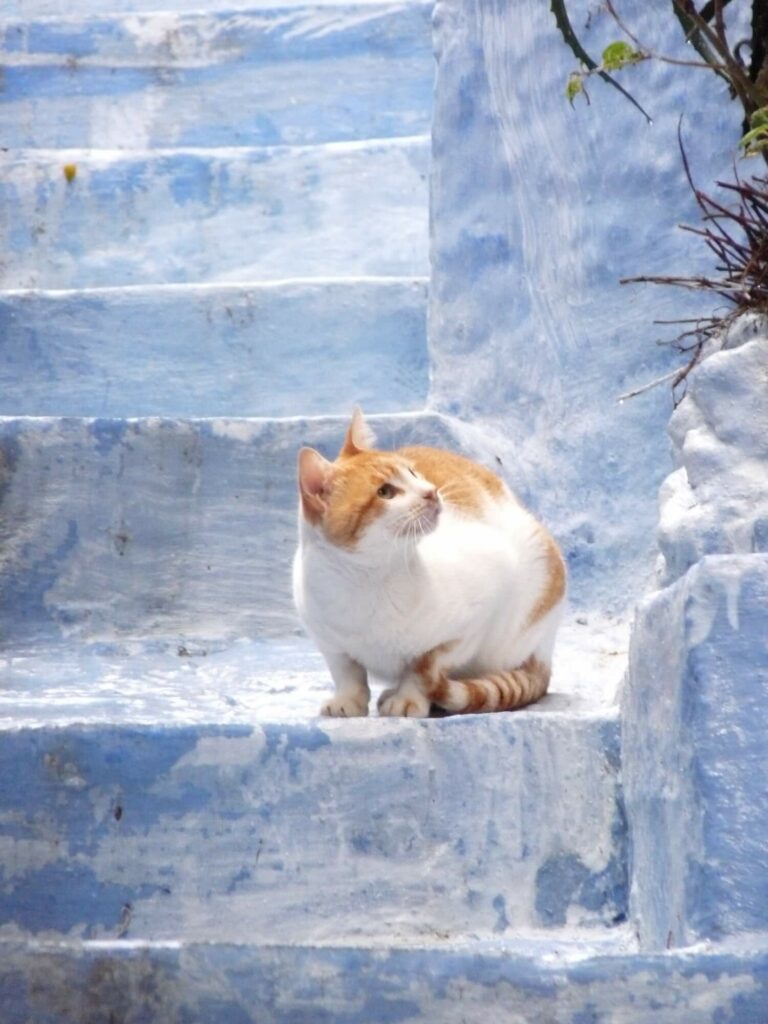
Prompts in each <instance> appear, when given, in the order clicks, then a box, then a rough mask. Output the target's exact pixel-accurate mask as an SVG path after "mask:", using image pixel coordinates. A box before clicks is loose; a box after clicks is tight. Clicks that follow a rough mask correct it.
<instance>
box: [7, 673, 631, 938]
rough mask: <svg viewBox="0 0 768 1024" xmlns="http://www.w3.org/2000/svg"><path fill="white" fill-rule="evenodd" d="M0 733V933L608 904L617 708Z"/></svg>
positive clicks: (274, 923) (180, 928)
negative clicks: (587, 715) (609, 711)
mask: <svg viewBox="0 0 768 1024" xmlns="http://www.w3.org/2000/svg"><path fill="white" fill-rule="evenodd" d="M190 700H194V693H190ZM0 751H1V752H0V759H1V760H2V767H3V770H2V773H0V780H2V781H1V782H0V799H1V800H2V807H1V808H0V815H1V816H2V817H1V820H2V821H3V823H4V833H5V836H4V839H3V846H4V856H3V863H4V884H3V887H2V891H1V892H0V922H2V925H0V936H3V937H5V938H16V937H18V936H19V935H20V934H29V935H35V936H38V937H41V938H42V937H45V938H52V937H54V935H55V934H59V935H69V936H70V937H71V938H75V937H80V938H121V937H128V938H131V939H142V940H143V939H152V940H172V939H184V940H185V941H224V942H235V943H236V942H266V943H292V942H314V941H322V942H339V941H357V940H359V938H360V937H361V936H365V937H366V938H367V939H368V940H372V939H375V938H376V937H380V938H381V939H383V940H385V941H388V942H396V941H397V940H398V939H401V940H406V939H413V938H420V939H423V940H424V941H427V942H434V941H435V940H438V941H439V940H440V938H441V936H442V937H445V936H447V935H456V934H461V933H473V932H477V933H478V934H487V935H489V936H495V937H499V936H503V935H504V934H505V933H510V934H511V933H512V932H513V931H514V930H515V929H518V928H521V927H532V928H548V927H558V926H561V925H564V924H565V923H566V922H567V923H569V924H571V925H580V926H585V927H588V926H590V925H593V926H594V925H610V924H612V923H615V922H617V921H621V920H623V919H624V916H625V913H626V899H627V891H626V871H625V850H624V823H623V815H622V810H621V798H620V793H619V787H618V781H617V774H618V723H617V722H616V721H615V720H614V721H606V720H601V719H593V720H589V719H586V720H581V721H578V720H575V719H573V718H570V719H569V718H568V717H561V716H558V715H556V714H555V715H550V716H548V715H546V714H542V713H539V712H521V713H518V714H515V715H498V716H491V717H488V718H477V717H472V718H457V719H443V720H436V721H429V722H409V721H404V720H399V721H391V722H383V721H378V720H371V721H358V722H327V721H323V722H322V723H321V722H318V723H317V724H307V725H295V726H289V725H282V726H281V725H265V726H263V727H256V728H251V727H248V726H240V727H229V728H222V727H220V726H215V727H214V726H211V727H208V728H205V727H204V728H200V729H194V728H188V729H177V730H165V729H162V728H161V727H159V726H158V727H156V728H155V729H151V728H146V729H133V730H128V729H123V730H121V729H115V728H103V729H87V730H83V729H81V728H78V727H73V728H69V729H61V730H57V729H54V730H49V729H35V730H21V731H11V732H6V733H5V735H4V737H3V742H2V745H1V747H0ZM20 778H23V779H24V780H25V782H24V786H23V787H21V786H19V785H18V782H17V780H18V779H20ZM555 797H557V799H555Z"/></svg>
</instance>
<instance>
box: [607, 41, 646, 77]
mask: <svg viewBox="0 0 768 1024" xmlns="http://www.w3.org/2000/svg"><path fill="white" fill-rule="evenodd" d="M642 57H643V55H642V54H641V53H640V52H639V51H637V50H633V49H632V47H631V46H630V45H629V43H624V42H621V41H619V42H616V43H611V44H610V46H606V48H605V49H604V50H603V67H604V68H605V69H606V70H607V71H619V70H620V69H621V68H623V67H625V66H626V65H627V64H634V63H635V62H636V61H638V60H642Z"/></svg>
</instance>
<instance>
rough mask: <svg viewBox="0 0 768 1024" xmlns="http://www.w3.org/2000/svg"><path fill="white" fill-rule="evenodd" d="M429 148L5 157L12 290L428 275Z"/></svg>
mask: <svg viewBox="0 0 768 1024" xmlns="http://www.w3.org/2000/svg"><path fill="white" fill-rule="evenodd" d="M428 164H429V140H428V138H426V137H423V138H422V137H416V138H410V139H395V140H384V141H370V142H365V143H357V142H354V143H334V144H329V145H324V146H309V147H277V148H256V149H229V150H228V149H218V150H213V151H205V150H169V151H166V152H160V151H153V152H146V153H142V154H136V153H134V154H132V155H126V154H125V153H120V152H118V151H93V150H53V151H52V150H24V151H16V150H14V151H9V152H6V153H2V154H0V205H1V206H2V208H3V209H4V211H5V212H6V217H5V224H4V229H3V231H2V243H3V244H2V249H3V257H2V260H1V261H0V287H3V288H46V289H50V288H54V289H60V288H89V287H100V286H110V285H125V284H164V283H175V282H179V283H188V282H225V281H226V282H248V281H253V280H280V279H285V278H301V277H322V278H328V277H337V276H342V277H369V276H378V275H383V276H407V277H408V276H422V275H425V274H426V273H427V272H428V182H427V178H428Z"/></svg>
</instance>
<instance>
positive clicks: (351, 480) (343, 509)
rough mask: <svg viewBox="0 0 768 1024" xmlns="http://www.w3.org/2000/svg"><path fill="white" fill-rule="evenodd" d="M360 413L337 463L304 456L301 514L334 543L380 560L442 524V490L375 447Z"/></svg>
mask: <svg viewBox="0 0 768 1024" xmlns="http://www.w3.org/2000/svg"><path fill="white" fill-rule="evenodd" d="M374 443H375V439H374V436H373V433H372V431H371V430H370V428H369V427H368V425H367V424H366V422H365V419H364V418H363V414H362V412H361V411H360V410H359V409H355V412H354V414H353V416H352V422H351V423H350V425H349V429H348V430H347V435H346V438H345V440H344V444H343V445H342V448H341V451H340V452H339V455H338V457H337V459H336V461H335V462H329V461H328V460H327V459H324V458H323V456H322V455H321V454H320V453H319V452H316V451H315V450H314V448H302V449H301V451H300V452H299V497H300V515H301V516H302V518H303V520H304V522H305V523H307V524H308V525H309V526H310V527H313V528H314V529H316V530H319V531H320V532H321V533H322V535H323V536H324V537H325V538H326V539H327V540H329V541H330V542H331V543H332V544H334V545H336V546H337V547H339V548H345V549H348V550H353V551H356V552H360V553H362V554H366V555H369V556H371V557H373V558H376V556H377V555H379V554H380V555H381V556H382V557H384V556H387V557H391V554H392V548H393V545H397V544H401V545H402V546H403V548H404V549H406V548H407V547H408V545H410V544H412V543H413V542H414V541H416V540H418V539H419V537H421V536H423V535H424V534H426V533H429V532H431V531H432V530H434V528H435V527H436V525H437V521H438V518H439V516H440V511H441V509H442V502H441V500H440V496H439V494H438V492H437V489H436V488H435V487H434V486H433V485H432V484H431V483H429V481H427V480H425V479H424V478H423V477H422V476H419V474H418V473H417V472H416V471H415V469H414V468H413V466H411V465H410V464H409V462H408V461H407V460H406V459H403V458H402V457H400V456H399V455H398V454H397V453H396V452H382V451H377V450H375V449H374V448H373V445H374Z"/></svg>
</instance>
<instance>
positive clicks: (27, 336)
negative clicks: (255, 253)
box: [0, 278, 429, 417]
mask: <svg viewBox="0 0 768 1024" xmlns="http://www.w3.org/2000/svg"><path fill="white" fill-rule="evenodd" d="M426 291H427V287H426V280H425V279H413V278H358V279H344V280H339V279H329V280H325V281H322V280H317V281H313V280H309V281H300V282H297V281H292V282H276V283H274V284H253V285H224V286H211V285H208V286H184V285H181V286H160V287H148V288H128V289H126V288H111V289H97V290H93V291H85V292H84V291H69V292H47V293H46V292H37V291H32V292H27V291H22V292H11V293H9V292H6V293H4V294H3V293H0V414H2V415H6V416H7V415H34V416H41V415H46V416H49V415H58V416H102V417H104V416H106V417H110V416H129V417H130V416H157V415H162V416H174V417H184V416H186V417H190V416H194V417H201V416H262V417H264V416H291V415H296V414H298V413H301V414H303V415H312V414H315V415H317V414H322V413H333V412H336V413H341V412H346V411H347V410H348V408H349V405H350V401H351V397H350V396H354V400H355V401H357V402H359V403H360V404H361V405H362V406H363V408H365V409H366V411H367V412H370V413H376V412H403V411H407V410H409V409H414V410H415V409H418V408H423V406H424V403H425V401H426V398H427V392H428V386H429V379H428V375H429V362H428V355H427V337H426V302H427V297H426ZM327 365H332V367H333V369H332V371H331V372H327V371H324V370H323V369H322V367H323V366H327Z"/></svg>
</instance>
